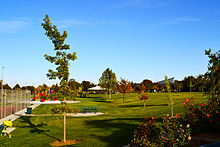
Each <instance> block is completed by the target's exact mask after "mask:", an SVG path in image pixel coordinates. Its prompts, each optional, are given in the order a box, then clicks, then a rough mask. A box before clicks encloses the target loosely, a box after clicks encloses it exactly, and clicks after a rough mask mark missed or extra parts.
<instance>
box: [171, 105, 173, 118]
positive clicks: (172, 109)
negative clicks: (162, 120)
mask: <svg viewBox="0 0 220 147" xmlns="http://www.w3.org/2000/svg"><path fill="white" fill-rule="evenodd" d="M171 115H172V117H173V105H172V106H171Z"/></svg>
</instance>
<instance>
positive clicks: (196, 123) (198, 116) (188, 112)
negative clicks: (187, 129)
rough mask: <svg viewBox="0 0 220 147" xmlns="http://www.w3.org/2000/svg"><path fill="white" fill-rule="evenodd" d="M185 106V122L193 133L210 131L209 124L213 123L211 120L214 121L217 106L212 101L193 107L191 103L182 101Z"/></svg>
mask: <svg viewBox="0 0 220 147" xmlns="http://www.w3.org/2000/svg"><path fill="white" fill-rule="evenodd" d="M183 104H184V106H185V114H184V117H185V122H186V123H189V124H190V125H191V126H192V128H193V129H194V132H198V133H199V132H200V130H201V131H202V132H204V131H205V130H209V129H210V126H211V125H210V123H213V119H216V115H217V113H218V112H217V108H218V105H217V104H216V103H215V102H213V101H208V102H207V103H205V104H204V103H201V104H199V105H193V103H192V102H191V101H189V100H188V101H187V100H186V101H184V102H183Z"/></svg>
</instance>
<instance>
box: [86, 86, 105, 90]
mask: <svg viewBox="0 0 220 147" xmlns="http://www.w3.org/2000/svg"><path fill="white" fill-rule="evenodd" d="M88 90H91V91H92V90H94V91H98V90H105V88H101V87H100V86H95V87H92V88H89V89H88Z"/></svg>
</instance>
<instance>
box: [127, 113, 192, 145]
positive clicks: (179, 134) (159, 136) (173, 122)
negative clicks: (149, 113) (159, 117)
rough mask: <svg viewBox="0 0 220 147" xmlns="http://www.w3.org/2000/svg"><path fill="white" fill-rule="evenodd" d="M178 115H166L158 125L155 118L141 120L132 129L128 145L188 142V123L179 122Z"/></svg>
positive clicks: (182, 143) (183, 143)
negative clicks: (134, 128) (141, 121)
mask: <svg viewBox="0 0 220 147" xmlns="http://www.w3.org/2000/svg"><path fill="white" fill-rule="evenodd" d="M181 121H182V120H181V118H180V115H178V114H177V115H176V116H173V117H172V116H170V117H169V116H168V115H166V116H165V117H164V118H163V125H162V126H158V125H157V124H156V123H155V118H154V117H152V119H151V120H150V121H146V122H143V123H142V124H141V126H140V127H138V129H136V130H135V131H134V139H133V140H132V141H131V144H130V146H135V147H137V146H159V145H162V146H183V145H186V144H188V143H189V142H190V140H191V136H190V128H189V126H190V125H189V124H187V125H183V124H182V123H181Z"/></svg>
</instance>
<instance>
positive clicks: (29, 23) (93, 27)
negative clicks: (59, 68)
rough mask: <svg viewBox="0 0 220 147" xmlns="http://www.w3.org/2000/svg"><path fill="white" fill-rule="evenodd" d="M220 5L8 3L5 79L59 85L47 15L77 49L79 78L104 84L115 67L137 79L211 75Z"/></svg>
mask: <svg viewBox="0 0 220 147" xmlns="http://www.w3.org/2000/svg"><path fill="white" fill-rule="evenodd" d="M219 8H220V1H219V0H35V1H34V0H0V67H2V66H5V68H4V80H5V81H4V83H8V84H9V85H10V86H14V85H15V84H16V83H18V84H20V85H34V86H37V85H39V84H43V83H46V84H48V85H51V84H53V83H56V82H58V81H51V80H48V79H47V77H46V73H47V71H48V69H49V68H53V66H52V64H51V63H49V62H47V61H46V60H45V59H44V57H43V55H44V54H45V53H47V54H49V55H53V54H54V52H53V44H52V43H51V41H50V40H49V39H48V38H47V37H46V36H45V35H44V33H45V31H44V30H43V28H42V26H41V23H42V21H43V19H44V17H45V15H46V14H48V15H49V17H50V19H51V21H52V23H53V24H55V25H56V26H57V27H58V29H59V30H60V31H64V30H66V31H67V33H68V38H67V40H66V43H68V44H70V47H71V49H72V51H75V52H77V56H78V59H77V60H75V61H74V62H71V67H70V78H74V79H76V81H78V82H81V81H82V80H89V81H91V82H94V83H96V84H97V83H98V79H99V78H100V76H101V74H102V72H103V71H104V70H105V69H106V68H108V67H109V68H110V69H112V70H113V72H115V73H116V76H117V78H118V79H120V77H122V78H125V79H127V80H129V81H134V82H141V81H143V80H144V79H151V80H152V81H153V82H156V81H159V80H163V79H164V76H165V75H167V76H168V77H175V78H176V79H177V80H182V79H183V78H184V77H185V76H189V75H193V76H196V75H198V74H203V73H205V72H206V71H207V64H208V57H207V56H205V54H204V50H205V49H209V48H212V49H213V52H216V51H217V50H218V49H219V46H220V37H219V36H220V31H219V26H220V9H219ZM0 75H1V73H0Z"/></svg>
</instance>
